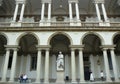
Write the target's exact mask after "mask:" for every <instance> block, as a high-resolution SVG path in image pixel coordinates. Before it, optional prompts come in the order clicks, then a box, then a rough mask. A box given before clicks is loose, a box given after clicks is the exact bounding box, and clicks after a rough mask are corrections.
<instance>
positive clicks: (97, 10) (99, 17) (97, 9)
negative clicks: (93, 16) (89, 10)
mask: <svg viewBox="0 0 120 84" xmlns="http://www.w3.org/2000/svg"><path fill="white" fill-rule="evenodd" d="M95 8H96V12H97V17H98V21H100V22H101V16H100V10H99V7H98V3H95Z"/></svg>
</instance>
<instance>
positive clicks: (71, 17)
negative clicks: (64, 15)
mask: <svg viewBox="0 0 120 84" xmlns="http://www.w3.org/2000/svg"><path fill="white" fill-rule="evenodd" d="M69 17H70V21H72V20H73V16H72V3H71V2H69Z"/></svg>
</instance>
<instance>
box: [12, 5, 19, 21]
mask: <svg viewBox="0 0 120 84" xmlns="http://www.w3.org/2000/svg"><path fill="white" fill-rule="evenodd" d="M18 7H19V3H16V7H15V12H14V16H13V22H15V21H16V17H17V13H18Z"/></svg>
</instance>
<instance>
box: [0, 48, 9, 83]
mask: <svg viewBox="0 0 120 84" xmlns="http://www.w3.org/2000/svg"><path fill="white" fill-rule="evenodd" d="M9 56H10V49H9V48H6V56H5V61H4V66H3V71H2V79H1V81H2V82H6V75H7V70H8V62H9Z"/></svg>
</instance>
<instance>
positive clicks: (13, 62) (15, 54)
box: [9, 48, 18, 82]
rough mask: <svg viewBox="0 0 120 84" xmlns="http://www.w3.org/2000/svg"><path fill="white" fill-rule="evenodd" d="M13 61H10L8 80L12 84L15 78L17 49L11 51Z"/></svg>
mask: <svg viewBox="0 0 120 84" xmlns="http://www.w3.org/2000/svg"><path fill="white" fill-rule="evenodd" d="M13 50H14V53H13V59H12V66H11V73H10V80H9V82H14V77H15V70H16V61H17V50H18V49H17V48H15V49H13Z"/></svg>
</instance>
